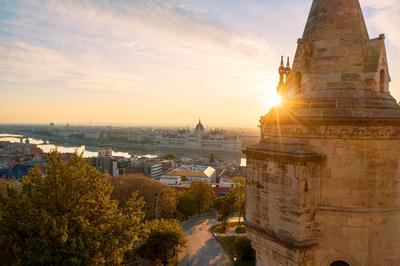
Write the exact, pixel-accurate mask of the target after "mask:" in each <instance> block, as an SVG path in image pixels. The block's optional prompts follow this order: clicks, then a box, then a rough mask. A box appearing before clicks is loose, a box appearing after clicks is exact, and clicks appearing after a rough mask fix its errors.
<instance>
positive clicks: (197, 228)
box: [178, 217, 232, 266]
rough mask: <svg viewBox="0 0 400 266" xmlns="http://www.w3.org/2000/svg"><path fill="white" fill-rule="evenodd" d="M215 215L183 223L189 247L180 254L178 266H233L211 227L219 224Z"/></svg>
mask: <svg viewBox="0 0 400 266" xmlns="http://www.w3.org/2000/svg"><path fill="white" fill-rule="evenodd" d="M217 223H218V222H217V219H216V218H215V217H212V218H211V217H200V218H194V219H192V220H189V221H186V222H183V223H182V227H183V229H184V231H185V235H186V238H187V240H188V242H187V248H186V250H185V251H183V252H182V253H181V254H179V264H178V266H206V265H215V266H231V265H232V263H231V261H230V259H229V257H228V255H227V254H226V253H225V251H224V250H223V249H222V247H221V246H220V245H219V243H218V241H217V240H215V238H214V237H213V235H212V234H211V233H210V231H209V229H210V228H211V227H212V226H213V225H215V224H217Z"/></svg>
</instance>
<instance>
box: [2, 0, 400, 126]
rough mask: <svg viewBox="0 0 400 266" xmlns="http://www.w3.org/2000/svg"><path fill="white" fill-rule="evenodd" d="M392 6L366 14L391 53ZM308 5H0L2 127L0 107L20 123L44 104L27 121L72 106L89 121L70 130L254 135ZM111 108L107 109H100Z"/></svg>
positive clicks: (165, 1) (78, 0) (106, 0)
mask: <svg viewBox="0 0 400 266" xmlns="http://www.w3.org/2000/svg"><path fill="white" fill-rule="evenodd" d="M382 1H383V2H384V0H381V1H380V3H382ZM393 1H394V0H392V2H391V1H388V0H386V2H385V4H384V5H378V4H379V3H377V2H375V0H364V4H365V5H368V6H370V7H372V8H373V10H375V13H374V16H373V18H372V19H373V23H374V25H375V24H376V27H378V28H382V29H383V28H384V31H385V32H387V33H388V37H389V40H390V42H391V43H393V45H395V44H396V43H400V41H399V40H397V39H396V38H397V37H395V36H397V35H398V34H397V33H398V32H396V30H397V28H396V27H395V26H393V25H387V24H386V23H387V22H386V21H385V20H384V19H383V18H382V17H384V16H387V15H386V14H387V13H385V12H388V13H390V12H394V11H393V10H392V9H393V7H394V6H393ZM310 5H311V1H309V0H269V1H264V0H251V1H249V0H237V1H231V0H219V1H209V0H190V1H187V0H131V1H128V0H116V1H111V0H100V1H95V0H68V1H67V0H3V1H2V7H1V8H0V94H2V97H7V99H8V101H7V106H6V105H2V106H0V122H1V121H12V120H13V119H17V118H16V116H12V114H6V113H5V112H2V111H3V110H2V109H1V108H12V106H13V105H19V106H22V107H21V108H20V110H21V112H23V111H25V109H24V108H26V110H30V111H29V112H25V115H26V118H25V119H27V120H29V119H31V118H30V117H29V116H27V115H29V114H31V113H33V112H36V111H35V110H36V109H35V108H32V106H33V105H35V104H36V105H37V103H40V104H41V108H40V111H41V112H44V110H46V106H47V105H49V104H48V102H49V99H51V102H52V103H53V104H58V105H57V107H58V110H57V112H54V114H52V115H53V116H51V117H50V116H49V117H46V116H44V115H42V116H40V115H38V114H35V116H34V118H35V119H36V118H37V117H42V118H41V119H43V120H44V121H46V119H47V120H50V119H53V120H57V119H63V120H65V116H62V115H61V113H66V114H68V112H70V113H69V114H70V115H71V116H72V115H73V114H72V113H71V110H70V104H71V103H73V104H74V105H77V106H79V107H80V108H82V110H83V109H84V110H86V111H85V112H83V111H81V112H77V115H75V114H74V115H75V116H74V117H73V118H70V119H69V120H70V121H74V120H79V122H85V121H86V122H87V121H94V120H96V121H103V122H107V121H104V120H101V119H111V120H112V119H116V118H115V117H118V119H119V120H118V121H119V122H121V121H122V122H123V121H125V122H145V121H150V120H151V121H154V122H157V121H163V122H173V123H176V122H177V121H181V122H182V123H187V121H188V120H190V119H193V117H198V116H199V115H201V116H202V117H204V118H206V119H207V118H209V119H210V121H209V122H211V123H231V124H233V123H254V124H256V123H257V117H258V116H259V115H260V114H262V113H263V112H265V111H266V110H267V109H268V106H266V104H265V102H266V101H267V99H268V97H270V95H272V94H273V93H274V92H275V87H276V64H277V63H278V61H279V58H280V54H281V53H282V54H286V55H292V54H293V53H294V50H295V48H296V39H297V37H300V36H301V33H302V32H301V31H302V29H303V27H304V24H305V21H306V17H307V14H308V9H309V6H310ZM382 14H383V15H382ZM394 16H395V15H393V17H392V19H395V17H394ZM387 17H390V16H387ZM396 18H397V17H396ZM392 24H394V23H392ZM396 34H397V35H396ZM394 80H395V78H394ZM21 93H30V97H31V99H32V101H31V102H24V104H23V105H22V104H21V103H20V102H18V96H19V95H21ZM34 101H36V103H35V102H34ZM110 103H112V106H113V108H112V110H110V109H107V108H98V106H106V105H108V104H110ZM30 104H31V105H32V106H29V105H30ZM49 106H50V105H49ZM205 106H207V108H205ZM238 107H240V108H238ZM160 108H161V109H163V110H164V111H163V112H160V111H159V109H160ZM4 110H5V109H4ZM32 110H33V111H32ZM93 110H96V111H93ZM47 113H50V112H47ZM32 117H33V116H32ZM96 117H97V118H96ZM34 118H32V119H34ZM18 119H19V118H18Z"/></svg>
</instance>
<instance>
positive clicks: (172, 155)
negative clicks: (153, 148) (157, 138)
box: [164, 152, 176, 160]
mask: <svg viewBox="0 0 400 266" xmlns="http://www.w3.org/2000/svg"><path fill="white" fill-rule="evenodd" d="M164 159H165V160H175V159H176V154H175V153H174V152H169V153H167V154H165V155H164Z"/></svg>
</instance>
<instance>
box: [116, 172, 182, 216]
mask: <svg viewBox="0 0 400 266" xmlns="http://www.w3.org/2000/svg"><path fill="white" fill-rule="evenodd" d="M109 181H110V183H111V184H112V185H113V186H114V190H113V191H112V193H111V197H112V198H113V199H116V200H118V201H119V203H120V205H121V206H124V205H125V202H126V201H127V199H128V198H129V197H130V195H131V194H132V193H133V192H137V193H138V194H139V196H140V197H142V198H143V200H144V202H145V204H144V211H145V218H146V219H149V220H150V219H155V218H156V211H157V210H156V197H159V198H158V199H159V202H158V216H159V217H161V218H174V217H175V216H176V192H175V190H174V189H171V188H170V187H168V186H167V185H165V184H163V183H161V182H159V181H157V180H154V179H151V178H148V177H146V176H143V175H130V176H118V177H110V178H109ZM156 194H157V196H156ZM160 195H161V196H160Z"/></svg>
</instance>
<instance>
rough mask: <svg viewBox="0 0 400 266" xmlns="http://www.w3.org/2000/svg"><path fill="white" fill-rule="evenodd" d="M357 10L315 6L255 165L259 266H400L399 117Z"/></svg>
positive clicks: (334, 4)
mask: <svg viewBox="0 0 400 266" xmlns="http://www.w3.org/2000/svg"><path fill="white" fill-rule="evenodd" d="M389 82H390V75H389V69H388V65H387V58H386V50H385V37H384V35H381V36H379V38H376V39H370V38H369V36H368V31H367V29H366V26H365V21H364V17H363V14H362V11H361V7H360V3H359V1H358V0H314V1H313V5H312V8H311V12H310V15H309V18H308V21H307V25H306V28H305V30H304V35H303V37H302V38H301V39H299V40H298V48H297V51H296V55H295V58H294V62H293V66H292V72H291V75H290V77H289V79H288V80H287V81H286V82H285V84H284V88H282V86H281V89H280V91H281V94H282V97H283V103H281V105H279V106H276V107H275V108H273V109H271V110H270V112H269V113H268V114H267V115H265V116H263V117H261V120H260V127H261V140H260V142H259V144H257V145H255V146H253V147H250V148H248V149H246V150H245V153H246V156H247V169H248V173H247V174H248V180H247V206H246V223H247V232H248V235H249V237H250V239H251V240H252V245H253V247H254V249H255V250H256V254H257V265H260V266H275V265H310V266H311V265H317V266H340V265H352V266H353V265H354V266H358V265H371V266H372V265H376V266H383V265H400V252H399V248H400V107H399V105H398V104H397V103H396V101H395V99H394V98H393V97H392V96H391V95H390V92H389Z"/></svg>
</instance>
